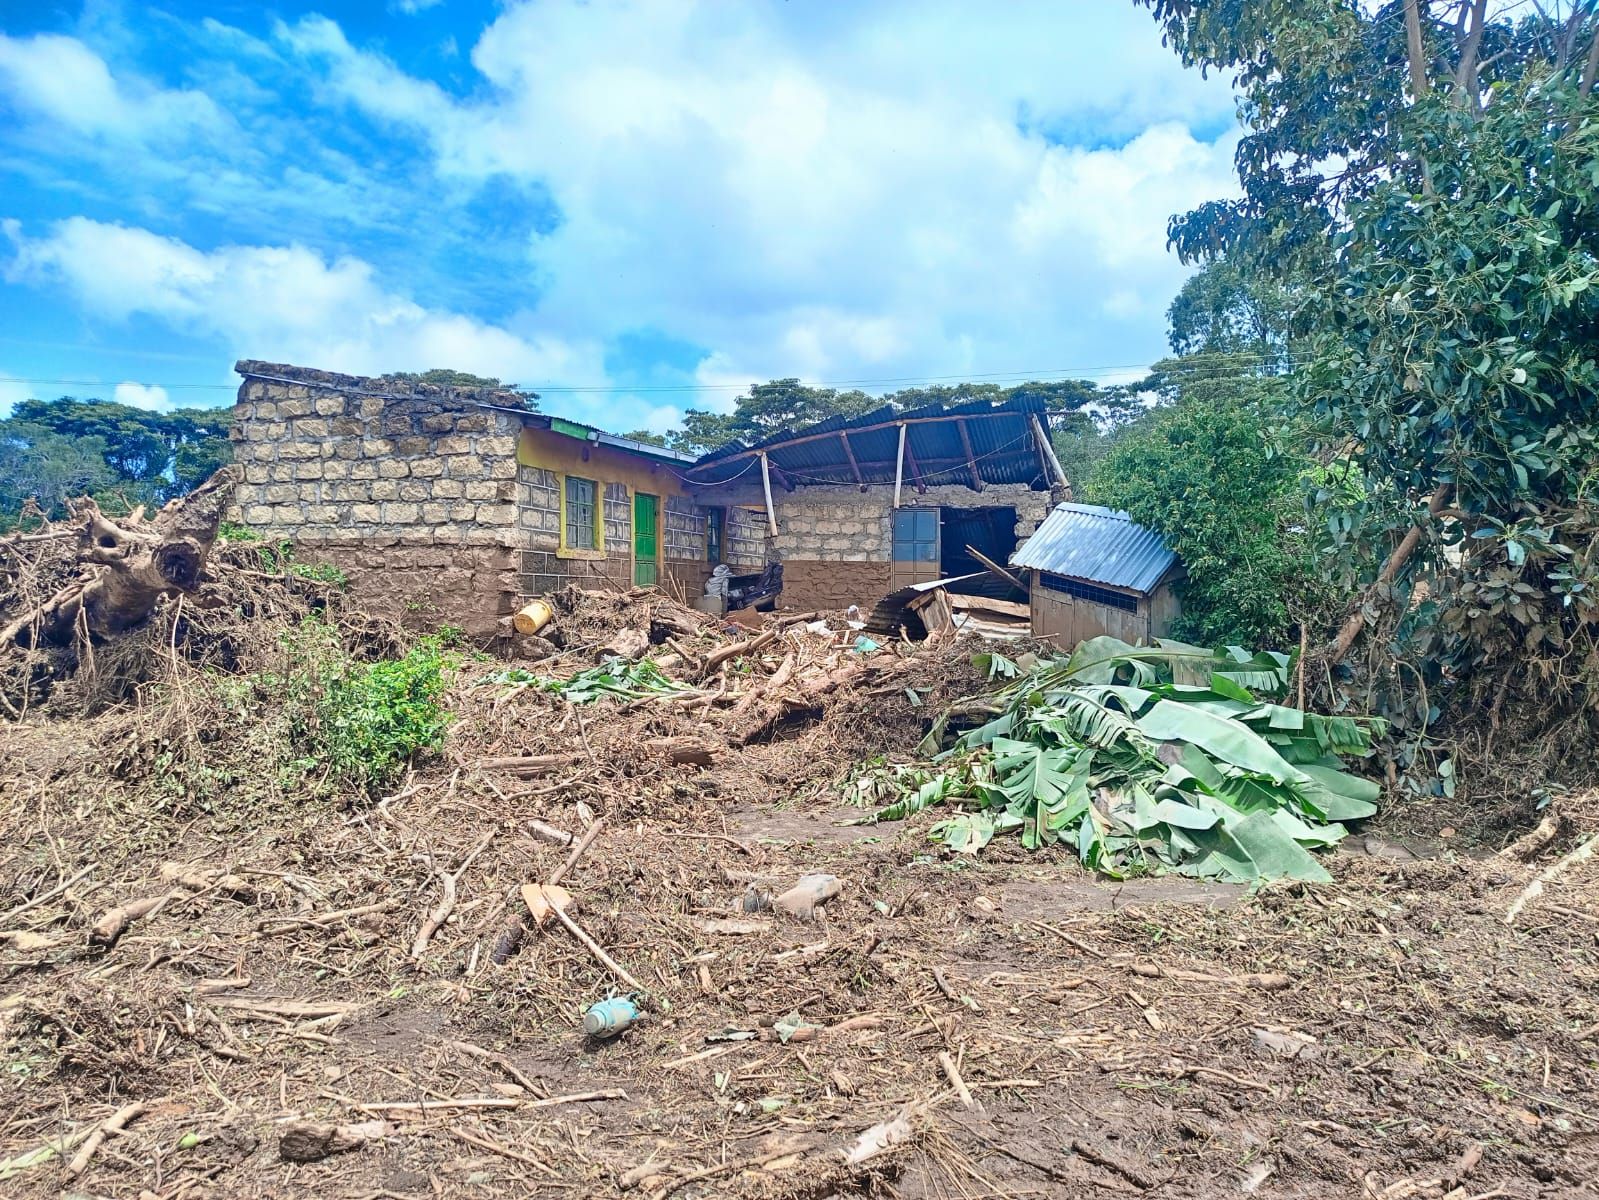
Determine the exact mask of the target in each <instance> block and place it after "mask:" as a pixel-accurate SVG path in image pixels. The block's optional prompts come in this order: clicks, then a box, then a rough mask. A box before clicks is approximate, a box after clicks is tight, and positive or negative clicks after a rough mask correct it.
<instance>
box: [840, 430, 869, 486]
mask: <svg viewBox="0 0 1599 1200" xmlns="http://www.w3.org/2000/svg"><path fill="white" fill-rule="evenodd" d="M838 440H839V441H840V442H841V443H843V446H844V457H845V458H847V459H849V469H850V474H852V475H854V476H855V483H856V485H857V486H858V487H859V488H860V489H861V491H863V492H864V491H865V490H866V480H864V479H862V478H861V464H860V463H858V462H856V461H855V451H854V450H853V449H852V448H851V447H850V444H849V434H847V433H845V432H844V431H843V430H842V429H840V430H839V431H838Z"/></svg>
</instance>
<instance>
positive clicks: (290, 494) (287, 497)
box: [262, 483, 300, 504]
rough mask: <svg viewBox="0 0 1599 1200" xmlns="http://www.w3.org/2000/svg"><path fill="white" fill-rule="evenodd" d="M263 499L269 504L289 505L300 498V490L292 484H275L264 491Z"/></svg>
mask: <svg viewBox="0 0 1599 1200" xmlns="http://www.w3.org/2000/svg"><path fill="white" fill-rule="evenodd" d="M262 498H263V499H264V500H266V501H267V502H268V503H269V504H289V503H292V502H293V501H296V500H298V499H299V498H300V489H299V488H298V487H296V486H295V485H294V484H292V483H274V484H270V485H269V486H267V487H266V488H264V489H263V490H262Z"/></svg>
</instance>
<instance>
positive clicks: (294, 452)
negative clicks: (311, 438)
mask: <svg viewBox="0 0 1599 1200" xmlns="http://www.w3.org/2000/svg"><path fill="white" fill-rule="evenodd" d="M278 457H279V458H281V459H285V460H289V461H299V460H304V459H311V458H321V457H322V447H321V446H320V445H318V444H317V443H316V442H284V443H283V444H282V445H281V446H279V447H278Z"/></svg>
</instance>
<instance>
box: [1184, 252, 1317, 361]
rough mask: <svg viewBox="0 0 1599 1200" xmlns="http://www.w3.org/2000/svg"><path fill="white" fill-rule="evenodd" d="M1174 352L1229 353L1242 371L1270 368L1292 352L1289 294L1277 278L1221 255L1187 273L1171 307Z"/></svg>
mask: <svg viewBox="0 0 1599 1200" xmlns="http://www.w3.org/2000/svg"><path fill="white" fill-rule="evenodd" d="M1166 322H1167V326H1168V330H1169V332H1168V339H1169V341H1170V342H1171V348H1172V353H1173V354H1176V355H1178V356H1180V357H1188V356H1190V355H1200V354H1204V355H1227V356H1232V358H1233V359H1234V360H1236V362H1235V363H1233V362H1229V361H1228V360H1227V359H1212V360H1210V361H1212V362H1217V363H1227V364H1228V365H1229V366H1232V365H1236V368H1237V373H1240V374H1249V373H1251V372H1266V371H1269V370H1272V369H1274V368H1276V367H1278V366H1280V365H1282V364H1283V361H1284V359H1285V357H1286V354H1287V343H1288V325H1289V298H1288V292H1287V289H1285V288H1284V287H1283V286H1282V285H1281V284H1280V283H1278V282H1276V281H1275V280H1273V279H1271V278H1269V277H1267V276H1264V275H1261V274H1258V273H1255V272H1251V271H1248V270H1246V269H1245V268H1244V267H1243V266H1242V265H1240V264H1239V263H1236V262H1230V261H1228V260H1226V259H1222V260H1220V261H1217V262H1212V263H1206V264H1205V265H1204V266H1203V267H1201V268H1200V269H1199V270H1198V271H1196V272H1195V273H1194V274H1193V275H1190V276H1189V277H1188V280H1187V282H1185V283H1184V284H1183V286H1182V290H1181V291H1179V292H1178V293H1177V298H1176V299H1175V300H1173V301H1172V302H1171V307H1170V308H1168V309H1167V310H1166Z"/></svg>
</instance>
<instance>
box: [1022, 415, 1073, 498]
mask: <svg viewBox="0 0 1599 1200" xmlns="http://www.w3.org/2000/svg"><path fill="white" fill-rule="evenodd" d="M1028 415H1029V416H1030V417H1031V418H1032V422H1033V436H1034V437H1035V438H1037V439H1038V445H1039V448H1040V449H1041V450H1042V451H1043V452H1044V457H1045V459H1046V460H1048V462H1049V469H1050V470H1051V471H1052V472H1053V473H1054V476H1055V481H1056V482H1057V483H1059V484H1060V486H1061V487H1063V488H1065V489H1066V499H1068V500H1070V499H1071V498H1072V481H1071V480H1070V479H1067V478H1066V470H1065V468H1064V467H1062V466H1061V465H1060V459H1058V458H1056V457H1055V447H1054V446H1052V445H1050V441H1049V432H1048V430H1046V429H1045V428H1044V423H1043V422H1042V421H1040V420H1039V419H1038V414H1037V413H1029V414H1028Z"/></svg>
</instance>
